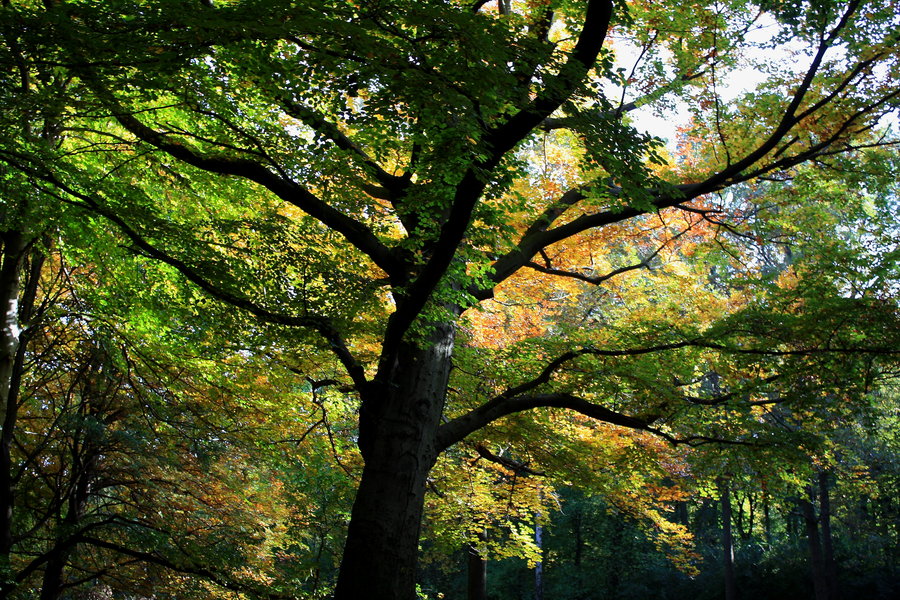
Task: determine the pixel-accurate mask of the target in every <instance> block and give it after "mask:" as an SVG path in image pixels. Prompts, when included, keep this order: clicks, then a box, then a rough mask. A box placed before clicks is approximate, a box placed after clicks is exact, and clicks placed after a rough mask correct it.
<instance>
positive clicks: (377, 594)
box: [335, 324, 455, 600]
mask: <svg viewBox="0 0 900 600" xmlns="http://www.w3.org/2000/svg"><path fill="white" fill-rule="evenodd" d="M454 333H455V328H454V326H453V325H452V324H439V325H436V326H435V327H434V331H433V332H432V334H431V335H430V339H429V340H428V342H427V343H425V342H423V343H422V346H423V347H417V346H416V345H414V344H405V345H404V346H403V347H402V348H401V349H400V351H399V353H398V360H397V361H396V363H395V364H394V365H391V366H389V367H388V369H389V373H388V374H387V375H382V374H381V373H379V377H376V380H375V382H373V384H372V387H371V388H370V389H368V390H366V391H364V393H363V407H362V410H361V414H360V440H359V446H360V449H361V450H362V454H363V459H364V460H365V466H364V467H363V473H362V478H361V480H360V484H359V489H358V490H357V493H356V500H355V502H354V503H353V510H352V512H351V516H350V525H349V528H348V532H347V542H346V544H345V546H344V556H343V559H342V561H341V569H340V574H339V575H338V582H337V587H336V588H335V600H359V599H360V598H367V599H369V600H414V599H415V597H416V585H415V584H416V563H417V558H418V544H419V528H420V524H421V521H422V513H423V507H424V501H425V487H426V482H427V477H428V473H429V471H430V470H431V467H432V466H433V465H434V462H435V460H436V459H437V455H438V450H437V447H436V445H435V432H436V431H437V427H438V425H440V419H441V413H442V411H443V405H444V399H445V396H446V392H447V383H448V379H449V374H450V354H451V352H452V349H453V340H454Z"/></svg>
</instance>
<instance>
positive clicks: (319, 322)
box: [18, 165, 366, 389]
mask: <svg viewBox="0 0 900 600" xmlns="http://www.w3.org/2000/svg"><path fill="white" fill-rule="evenodd" d="M18 166H19V168H22V166H21V165H18ZM29 172H30V174H32V175H34V176H35V177H39V178H40V179H42V180H44V181H46V182H47V183H49V184H51V185H53V186H54V187H56V188H58V189H60V190H62V191H64V192H65V193H66V194H69V195H71V196H73V197H75V198H78V199H79V200H80V201H81V203H75V204H76V205H78V206H81V207H83V208H87V209H89V210H91V211H93V212H96V213H97V214H100V215H102V216H103V217H105V218H106V219H108V220H109V221H111V222H112V223H114V224H115V225H116V226H118V227H119V229H120V230H121V231H122V232H123V233H124V234H125V235H126V236H127V237H128V238H129V239H130V240H131V241H132V243H133V244H134V245H135V248H136V249H137V250H139V251H140V252H141V253H143V254H144V255H146V256H148V257H149V258H153V259H155V260H158V261H160V262H163V263H165V264H168V265H170V266H172V267H174V268H175V269H176V270H178V272H180V273H181V274H182V275H183V276H184V277H185V278H186V279H188V281H190V282H191V283H193V284H195V285H196V286H197V287H199V288H200V289H202V290H203V291H205V292H206V293H208V294H209V295H211V296H212V297H214V298H216V299H218V300H221V301H222V302H225V303H227V304H230V305H232V306H234V307H237V308H240V309H243V310H245V311H247V312H249V313H250V314H252V315H253V316H255V317H256V318H258V319H260V320H261V321H265V322H268V323H273V324H277V325H287V326H290V327H307V328H310V329H313V330H315V331H317V332H318V333H319V334H320V335H321V336H322V337H323V338H325V340H326V341H327V342H328V344H329V347H330V349H331V351H332V352H333V353H334V354H335V356H337V358H338V360H340V361H341V364H342V365H343V366H344V368H345V369H346V370H347V373H348V374H349V375H350V377H351V379H352V380H353V383H354V385H355V386H356V387H357V389H362V388H363V387H364V386H365V385H366V377H365V372H364V369H363V368H362V366H361V365H360V364H359V362H357V360H356V358H355V357H353V355H352V354H351V352H350V350H349V348H348V347H347V345H346V343H345V342H344V340H343V338H342V336H341V335H340V333H339V332H338V331H337V330H336V329H335V328H334V326H333V325H332V324H331V322H330V320H329V319H327V318H326V317H322V316H318V315H288V314H283V313H277V312H274V311H271V310H269V309H267V308H265V307H263V306H260V305H258V304H256V303H255V302H253V301H251V300H250V299H248V298H246V297H244V296H241V295H238V294H236V293H233V292H229V291H228V290H225V289H223V288H222V287H221V286H218V285H216V284H215V283H214V282H212V281H210V280H209V279H207V278H205V277H204V276H203V275H201V274H200V273H199V272H198V271H197V270H196V269H194V268H193V267H191V266H190V265H188V264H187V263H185V262H184V261H182V260H180V259H178V258H175V257H174V256H172V255H170V254H168V253H167V252H165V251H163V250H161V249H160V248H157V247H156V246H154V245H153V244H151V243H150V242H149V241H148V240H147V239H146V238H144V237H143V236H142V235H141V234H140V233H138V232H137V231H136V230H135V229H134V228H132V227H131V226H130V225H129V224H128V223H127V222H126V221H125V220H124V219H123V218H122V217H121V216H120V215H118V214H117V213H115V212H114V211H112V210H110V209H108V208H107V207H105V206H103V205H102V204H101V203H100V202H98V201H97V200H96V199H94V198H93V197H91V196H89V195H87V194H83V193H80V192H78V191H77V190H75V189H73V188H71V187H69V186H67V185H65V184H64V183H62V182H61V181H59V180H58V179H56V178H55V177H53V176H52V175H48V174H42V173H37V172H34V171H31V170H29ZM45 191H46V192H47V193H48V194H51V195H54V196H56V197H57V198H60V199H61V200H63V201H64V202H70V203H71V202H72V201H71V200H68V199H66V198H64V197H62V196H60V195H58V194H55V193H53V192H52V191H50V190H45Z"/></svg>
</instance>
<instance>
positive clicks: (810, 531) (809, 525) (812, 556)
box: [798, 499, 829, 600]
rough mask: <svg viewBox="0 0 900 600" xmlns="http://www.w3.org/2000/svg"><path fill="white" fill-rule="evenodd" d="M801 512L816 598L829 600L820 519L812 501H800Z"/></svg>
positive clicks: (817, 599)
mask: <svg viewBox="0 0 900 600" xmlns="http://www.w3.org/2000/svg"><path fill="white" fill-rule="evenodd" d="M798 504H799V507H800V514H801V515H802V516H803V521H804V524H805V525H806V540H807V543H808V545H809V566H810V571H811V575H812V583H813V592H814V593H815V598H816V600H829V598H828V584H827V583H826V578H825V559H824V558H823V556H822V542H821V539H820V538H819V520H818V518H816V509H815V507H814V506H813V504H812V502H810V501H809V500H806V499H800V500H799V501H798Z"/></svg>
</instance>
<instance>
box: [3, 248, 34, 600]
mask: <svg viewBox="0 0 900 600" xmlns="http://www.w3.org/2000/svg"><path fill="white" fill-rule="evenodd" d="M0 237H2V244H3V251H2V264H0V304H2V315H3V319H2V324H0V419H2V431H0V569H2V570H3V571H5V570H7V569H8V568H9V564H10V552H11V551H12V546H13V530H12V527H13V505H14V503H15V495H14V491H13V484H12V481H13V473H12V456H11V450H12V443H13V435H14V432H15V427H16V420H17V417H18V397H19V385H20V381H21V375H22V368H23V362H24V352H23V350H24V346H23V344H22V330H21V323H20V321H19V316H20V315H19V294H20V288H21V284H22V261H23V258H24V256H25V251H26V248H27V246H28V242H27V240H26V238H25V236H23V235H22V234H21V233H19V232H15V231H7V232H3V234H2V236H0ZM32 300H33V298H32ZM10 589H11V588H9V587H8V586H7V585H5V584H4V585H2V586H0V596H5V595H6V594H7V593H8V592H9V591H10Z"/></svg>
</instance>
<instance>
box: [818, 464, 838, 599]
mask: <svg viewBox="0 0 900 600" xmlns="http://www.w3.org/2000/svg"><path fill="white" fill-rule="evenodd" d="M819 524H820V525H821V529H822V559H823V566H824V567H825V584H826V586H827V588H828V598H829V600H838V598H840V589H839V587H838V578H837V562H836V561H835V560H834V539H833V538H832V535H831V498H830V496H829V492H828V472H827V471H824V470H823V471H819Z"/></svg>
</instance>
